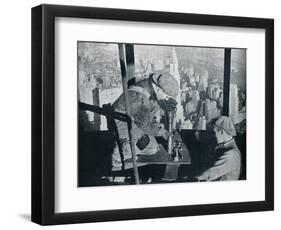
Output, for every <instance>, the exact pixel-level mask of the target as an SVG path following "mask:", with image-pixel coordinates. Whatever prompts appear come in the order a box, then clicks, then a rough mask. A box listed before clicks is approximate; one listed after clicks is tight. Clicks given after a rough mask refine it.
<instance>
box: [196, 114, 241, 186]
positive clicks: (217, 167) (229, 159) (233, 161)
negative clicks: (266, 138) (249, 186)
mask: <svg viewBox="0 0 281 230" xmlns="http://www.w3.org/2000/svg"><path fill="white" fill-rule="evenodd" d="M212 131H213V134H214V137H215V140H216V147H215V149H214V151H212V152H209V153H208V156H207V161H208V162H207V164H208V166H207V167H206V169H205V170H204V171H203V172H202V173H200V175H198V176H197V179H198V180H199V181H225V180H238V179H239V176H240V171H241V153H240V150H239V149H238V147H237V145H236V142H235V140H234V136H236V130H235V127H234V125H233V123H232V121H231V120H230V118H228V117H226V116H221V117H219V118H218V119H216V120H215V121H214V122H213V124H212Z"/></svg>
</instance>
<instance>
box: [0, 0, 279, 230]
mask: <svg viewBox="0 0 281 230" xmlns="http://www.w3.org/2000/svg"><path fill="white" fill-rule="evenodd" d="M41 3H42V2H41V1H36V0H29V1H20V0H18V1H16V0H14V1H12V0H10V1H2V2H1V14H0V17H1V20H0V23H1V27H0V28H1V35H0V39H1V42H0V63H1V72H0V76H1V81H0V87H1V90H0V100H1V113H0V135H1V141H0V149H1V151H0V153H1V160H0V177H1V180H0V181H1V190H0V220H1V221H0V226H1V227H0V228H1V229H38V228H39V227H38V226H37V225H35V224H33V223H31V222H30V221H29V219H30V201H31V198H30V186H31V180H30V168H31V165H30V160H31V159H30V145H31V144H30V143H31V139H30V124H31V118H30V109H31V104H30V97H31V94H30V33H31V31H30V8H31V7H32V6H35V5H38V4H41ZM45 3H52V4H69V5H86V6H99V7H112V8H130V9H143V10H163V11H178V12H189V13H206V14H222V15H235V16H252V17H270V18H275V60H276V61H275V63H278V60H280V53H281V47H280V42H279V41H280V35H281V34H280V33H281V32H280V19H281V16H280V6H278V1H274V0H263V1H258V0H256V1H248V2H246V1H245V0H236V1H231V2H230V1H223V0H212V1H208V0H205V1H203V0H196V1H195V0H193V1H187V0H183V1H181V0H173V1H166V2H165V1H163V0H162V1H156V0H155V1H151V0H141V1H130V0H123V1H116V0H115V1H114V0H107V1H104V0H95V1H86V0H80V1H78V0H69V1H66V0H56V1H45ZM278 75H280V67H279V66H278V65H277V64H276V68H275V77H276V78H275V79H276V81H275V89H276V91H275V92H276V93H275V106H276V107H275V110H276V112H275V117H276V118H278V117H280V116H281V107H280V103H278V101H279V99H280V96H281V91H280V90H279V89H278V88H277V87H278V86H280V85H281V80H280V78H278V77H277V76H278ZM277 89H278V91H277ZM278 104H279V106H278ZM280 128H281V122H280V120H279V119H276V120H275V134H276V135H275V142H276V146H275V162H276V163H275V165H276V167H275V168H276V170H275V175H276V176H275V188H276V189H275V194H276V196H275V204H276V205H275V206H276V211H274V212H260V213H246V214H245V213H243V214H228V215H215V216H203V217H181V218H170V219H155V220H138V221H126V222H124V221H123V222H118V223H117V222H110V223H98V224H83V225H80V224H79V225H71V226H67V228H68V229H93V228H97V229H112V228H117V229H124V230H125V229H133V228H134V229H144V228H147V229H150V228H155V227H157V228H158V229H160V228H161V229H162V228H164V229H169V228H175V227H176V226H177V227H179V228H181V229H187V228H189V229H193V230H195V229H229V230H231V229H247V228H251V229H256V228H258V229H259V228H260V229H265V228H268V229H269V228H273V229H274V227H275V226H277V225H278V223H280V222H281V221H280V218H281V199H280V197H281V195H280V194H281V191H280V190H281V180H280V175H281V167H280V166H279V162H281V157H280V155H279V153H280V150H281V144H280V141H279V140H278V139H280V138H281V131H280ZM278 142H279V143H278ZM187 195H188V194H187ZM65 227H66V226H57V227H54V228H56V229H64V228H65ZM275 229H276V228H275Z"/></svg>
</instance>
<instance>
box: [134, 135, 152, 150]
mask: <svg viewBox="0 0 281 230" xmlns="http://www.w3.org/2000/svg"><path fill="white" fill-rule="evenodd" d="M149 142H150V138H149V136H148V135H146V134H144V135H143V136H142V137H141V138H140V139H138V141H137V143H136V145H137V147H138V148H139V149H140V150H143V149H145V148H146V147H147V146H148V144H149Z"/></svg>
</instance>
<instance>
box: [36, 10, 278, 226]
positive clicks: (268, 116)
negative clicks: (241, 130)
mask: <svg viewBox="0 0 281 230" xmlns="http://www.w3.org/2000/svg"><path fill="white" fill-rule="evenodd" d="M56 17H71V18H88V19H108V20H124V21H138V22H154V23H173V24H192V25H209V26H227V27H240V28H260V29H265V36H266V37H265V103H266V104H265V123H266V127H265V132H266V133H265V144H266V146H265V150H264V151H265V200H264V201H251V202H238V203H220V204H204V205H188V206H186V205H185V206H172V207H156V208H138V209H120V210H106V211H87V212H84V211H83V212H71V213H55V106H54V105H55V39H54V37H55V18H56ZM31 206H32V207H31V214H32V221H33V222H35V223H38V224H41V225H53V224H71V223H84V222H99V221H115V220H130V219H143V218H162V217H178V216H194V215H205V214H221V213H237V212H252V211H267V210H273V209H274V20H273V19H264V18H248V17H230V16H217V15H202V14H186V13H171V12H154V11H139V10H125V9H110V8H93V7H80V6H62V5H40V6H36V7H34V8H32V205H31Z"/></svg>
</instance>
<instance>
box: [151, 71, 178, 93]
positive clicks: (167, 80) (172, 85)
mask: <svg viewBox="0 0 281 230" xmlns="http://www.w3.org/2000/svg"><path fill="white" fill-rule="evenodd" d="M153 77H154V82H155V83H156V85H157V86H159V87H160V88H161V89H162V91H163V92H164V93H165V94H167V95H168V96H170V97H176V96H177V95H178V94H179V85H178V82H177V80H176V79H175V78H174V77H173V76H172V75H170V74H168V73H161V74H158V75H154V76H153Z"/></svg>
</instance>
